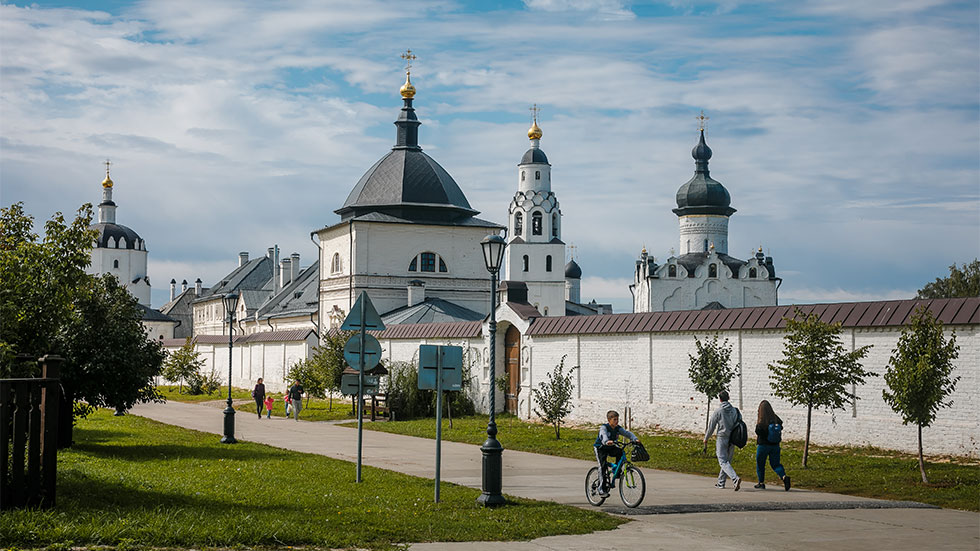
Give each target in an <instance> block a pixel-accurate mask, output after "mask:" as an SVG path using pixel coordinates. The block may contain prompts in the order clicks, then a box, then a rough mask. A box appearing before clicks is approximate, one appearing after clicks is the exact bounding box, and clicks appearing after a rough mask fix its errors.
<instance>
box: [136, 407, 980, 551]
mask: <svg viewBox="0 0 980 551" xmlns="http://www.w3.org/2000/svg"><path fill="white" fill-rule="evenodd" d="M131 413H133V414H135V415H141V416H144V417H148V418H151V419H156V420H158V421H161V422H164V423H170V424H174V425H179V426H182V427H186V428H189V429H194V430H199V431H203V432H211V433H214V434H221V432H222V430H223V429H222V427H223V425H222V416H221V414H220V412H219V411H217V410H215V409H213V408H209V407H207V406H203V405H196V404H185V403H180V402H170V403H167V404H143V405H139V406H136V407H135V408H133V410H132V412H131ZM235 422H236V431H235V436H236V437H237V438H238V439H239V440H247V441H250V442H259V443H263V444H268V445H271V446H276V447H280V448H288V449H291V450H295V451H300V452H307V453H316V454H321V455H327V456H330V457H335V458H337V459H343V460H346V461H356V460H357V432H356V431H355V430H352V429H350V428H346V427H339V426H336V425H335V424H333V423H327V422H320V423H314V422H306V421H299V422H297V421H293V420H287V419H282V418H278V419H277V418H273V419H262V420H259V419H258V418H257V416H256V417H253V416H252V415H250V414H247V413H244V412H238V413H237V414H236V415H235ZM501 437H502V438H503V443H504V446H505V447H506V434H501ZM654 451H655V450H651V452H654ZM741 453H746V452H744V451H743V452H741ZM362 457H363V459H362V460H363V463H364V464H365V465H371V466H374V467H380V468H383V469H389V470H393V471H398V472H403V473H407V474H410V475H414V476H420V477H424V478H434V477H435V443H434V441H432V440H428V439H424V438H415V437H411V436H402V435H397V434H387V433H381V432H374V431H365V432H364V442H363V456H362ZM503 458H504V480H503V484H504V486H503V487H504V493H505V494H510V495H515V496H520V497H527V498H532V499H543V500H550V501H556V502H559V503H565V504H569V505H575V506H580V507H589V505H588V503H587V502H586V500H585V492H584V477H585V473H586V472H587V471H588V469H589V468H590V467H591V466H592V465H593V463H592V462H589V461H580V460H576V459H566V458H561V457H552V456H545V455H538V454H531V453H526V452H518V451H513V450H505V451H504V456H503ZM480 472H481V454H480V449H479V447H478V446H474V445H470V444H460V443H457V442H443V443H442V480H443V481H446V482H454V483H456V484H462V485H466V486H471V487H474V488H479V487H480ZM643 472H644V475H645V477H646V481H647V495H646V498H645V499H644V500H643V504H642V506H641V507H639V508H637V509H632V510H630V509H626V508H625V507H623V506H622V502H621V501H620V499H619V496H618V495H617V494H615V493H614V494H613V495H612V496H611V497H610V498H609V499H607V500H606V504H605V505H604V506H603V507H602V509H603V510H605V511H607V512H610V513H616V514H627V515H629V516H630V518H631V519H632V520H633V522H630V523H627V524H625V525H623V526H621V527H619V528H617V529H616V530H613V531H609V532H596V533H593V534H589V535H578V536H553V537H548V538H540V539H537V540H533V541H528V542H502V543H494V542H487V543H483V542H481V543H467V544H465V545H466V547H467V549H469V550H470V551H484V550H486V551H491V550H493V551H496V550H500V551H503V550H504V549H506V550H507V551H524V550H528V551H532V550H533V551H544V550H553V549H560V550H563V551H578V550H583V551H584V550H589V551H593V550H595V549H624V550H630V551H641V550H644V551H645V550H651V549H671V550H677V549H705V550H711V551H720V550H726V549H733V550H736V549H737V550H739V551H745V550H749V549H800V550H803V549H806V550H808V551H816V550H828V551H841V550H844V549H868V550H870V549H889V550H890V551H898V550H906V549H907V550H919V549H930V548H942V549H950V550H952V549H965V550H971V551H976V550H977V549H980V515H978V514H976V513H970V512H965V511H955V510H948V509H937V508H931V507H928V506H923V505H921V504H915V503H909V502H891V501H881V500H872V499H865V498H857V497H853V496H845V495H840V494H829V493H821V492H813V491H807V490H798V489H796V488H794V489H793V490H792V491H790V492H784V491H782V489H781V488H780V489H772V488H771V489H769V490H758V491H757V490H754V489H753V488H752V483H751V482H748V481H749V480H751V479H753V478H754V473H742V474H743V475H744V476H745V481H746V484H745V485H743V486H742V490H741V491H739V492H737V493H736V492H733V491H732V490H730V489H729V490H718V489H715V488H714V487H713V484H714V479H712V478H708V477H703V476H696V475H687V474H679V473H672V472H666V471H656V470H652V469H643ZM791 472H792V471H791ZM351 476H353V470H352V475H351ZM461 547H462V544H459V543H419V544H415V545H412V550H413V551H427V550H444V549H445V550H448V549H458V548H461Z"/></svg>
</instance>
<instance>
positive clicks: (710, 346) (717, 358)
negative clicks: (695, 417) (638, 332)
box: [687, 335, 735, 449]
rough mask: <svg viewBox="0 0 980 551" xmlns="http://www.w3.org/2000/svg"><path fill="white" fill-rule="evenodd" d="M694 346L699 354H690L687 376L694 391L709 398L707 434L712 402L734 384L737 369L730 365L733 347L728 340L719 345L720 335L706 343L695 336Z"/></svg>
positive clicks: (705, 422)
mask: <svg viewBox="0 0 980 551" xmlns="http://www.w3.org/2000/svg"><path fill="white" fill-rule="evenodd" d="M694 344H695V346H697V348H698V353H697V355H693V354H688V358H690V359H691V367H690V368H688V370H687V376H688V377H689V378H690V379H691V382H692V383H694V390H696V391H697V392H700V393H701V394H704V395H705V396H706V397H707V411H706V412H705V416H704V432H705V433H707V432H708V421H709V419H710V417H711V400H712V399H714V398H715V397H716V396H718V393H719V392H721V391H722V390H725V389H726V388H728V383H730V382H732V377H734V376H735V369H734V368H733V367H732V366H731V365H729V364H730V363H731V358H732V347H731V345H730V344H728V339H725V342H723V343H721V344H718V335H715V336H714V337H712V339H711V341H705V342H704V343H702V342H701V341H700V340H698V338H697V337H696V336H695V337H694ZM705 446H706V445H705ZM702 449H706V448H702Z"/></svg>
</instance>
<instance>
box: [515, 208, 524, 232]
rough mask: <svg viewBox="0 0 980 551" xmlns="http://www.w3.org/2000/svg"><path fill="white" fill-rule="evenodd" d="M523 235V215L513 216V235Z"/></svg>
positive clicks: (518, 213) (516, 214)
mask: <svg viewBox="0 0 980 551" xmlns="http://www.w3.org/2000/svg"><path fill="white" fill-rule="evenodd" d="M522 233H524V215H523V214H521V213H520V212H517V213H515V214H514V235H516V236H518V237H520V236H521V234H522Z"/></svg>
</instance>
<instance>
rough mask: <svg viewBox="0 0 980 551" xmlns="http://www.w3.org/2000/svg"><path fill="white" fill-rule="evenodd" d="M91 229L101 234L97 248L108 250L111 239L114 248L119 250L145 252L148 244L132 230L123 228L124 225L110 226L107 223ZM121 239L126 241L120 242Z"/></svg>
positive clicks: (93, 225)
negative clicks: (110, 239)
mask: <svg viewBox="0 0 980 551" xmlns="http://www.w3.org/2000/svg"><path fill="white" fill-rule="evenodd" d="M89 229H92V230H96V231H97V232H99V236H98V237H97V238H96V239H95V246H96V248H102V249H108V248H110V247H109V238H112V239H113V240H114V241H113V245H114V246H113V247H111V248H118V249H137V250H145V249H146V244H145V243H144V242H143V239H142V238H140V236H139V235H138V234H137V233H136V232H134V231H133V230H131V229H130V228H128V227H126V226H123V225H122V224H108V223H105V222H99V223H98V224H92V225H91V226H89ZM120 238H122V239H124V241H120Z"/></svg>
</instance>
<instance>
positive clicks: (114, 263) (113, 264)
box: [112, 260, 119, 269]
mask: <svg viewBox="0 0 980 551" xmlns="http://www.w3.org/2000/svg"><path fill="white" fill-rule="evenodd" d="M112 267H113V268H117V269H118V268H119V261H118V260H113V261H112Z"/></svg>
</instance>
